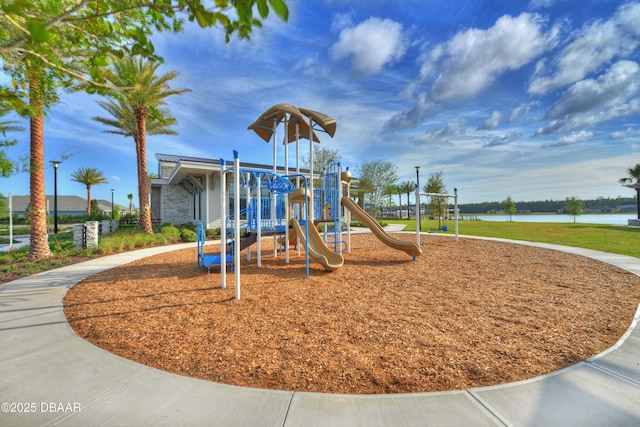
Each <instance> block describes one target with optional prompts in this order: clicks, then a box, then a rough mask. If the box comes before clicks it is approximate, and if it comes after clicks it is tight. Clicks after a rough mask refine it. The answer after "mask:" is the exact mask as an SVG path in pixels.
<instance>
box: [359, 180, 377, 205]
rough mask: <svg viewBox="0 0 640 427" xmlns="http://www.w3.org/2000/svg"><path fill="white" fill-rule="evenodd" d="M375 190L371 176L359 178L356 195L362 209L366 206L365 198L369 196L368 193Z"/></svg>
mask: <svg viewBox="0 0 640 427" xmlns="http://www.w3.org/2000/svg"><path fill="white" fill-rule="evenodd" d="M372 191H373V184H372V183H371V180H370V179H369V178H366V177H365V178H359V179H358V181H357V184H356V187H355V193H356V194H355V195H356V198H357V199H358V206H360V207H361V208H362V209H364V208H365V199H366V196H367V193H370V192H372Z"/></svg>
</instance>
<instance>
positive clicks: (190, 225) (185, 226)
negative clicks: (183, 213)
mask: <svg viewBox="0 0 640 427" xmlns="http://www.w3.org/2000/svg"><path fill="white" fill-rule="evenodd" d="M177 227H178V228H179V229H181V230H182V229H187V230H191V231H196V226H195V224H194V223H192V222H185V223H184V224H179V225H178V226H177Z"/></svg>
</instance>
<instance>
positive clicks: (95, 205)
mask: <svg viewBox="0 0 640 427" xmlns="http://www.w3.org/2000/svg"><path fill="white" fill-rule="evenodd" d="M90 210H91V212H93V214H91V213H89V214H87V215H89V216H92V217H96V218H98V217H100V216H102V212H100V204H99V203H98V201H97V200H92V201H91V209H90Z"/></svg>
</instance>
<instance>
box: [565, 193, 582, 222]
mask: <svg viewBox="0 0 640 427" xmlns="http://www.w3.org/2000/svg"><path fill="white" fill-rule="evenodd" d="M567 212H568V213H569V215H573V222H574V223H575V222H576V217H577V216H578V215H580V214H581V213H582V212H584V202H583V201H582V200H580V199H578V198H577V197H575V196H571V197H567Z"/></svg>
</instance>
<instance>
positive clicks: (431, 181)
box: [422, 169, 449, 228]
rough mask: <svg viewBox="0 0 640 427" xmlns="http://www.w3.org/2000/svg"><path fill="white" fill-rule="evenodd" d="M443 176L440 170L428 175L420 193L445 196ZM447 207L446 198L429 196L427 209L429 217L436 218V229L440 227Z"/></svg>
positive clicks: (445, 188)
mask: <svg viewBox="0 0 640 427" xmlns="http://www.w3.org/2000/svg"><path fill="white" fill-rule="evenodd" d="M443 174H444V172H443V170H442V169H441V170H439V171H438V172H433V173H430V174H429V178H428V179H427V183H426V184H425V185H424V187H422V191H424V192H425V193H432V194H446V193H447V187H446V186H445V185H444V178H443ZM448 206H449V201H448V200H447V198H446V197H444V196H431V201H430V202H429V209H430V210H431V215H432V216H434V217H437V218H438V228H440V226H441V222H442V217H443V216H444V214H445V213H446V211H447V207H448Z"/></svg>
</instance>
